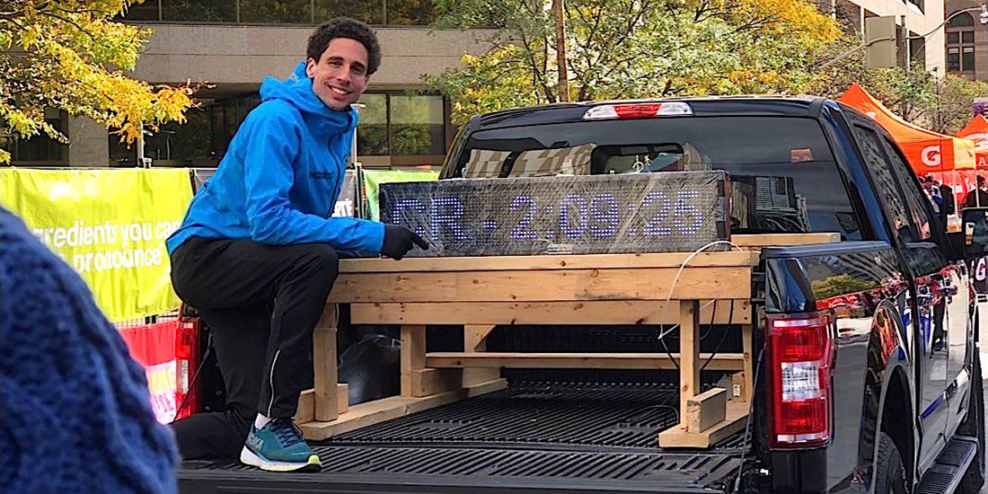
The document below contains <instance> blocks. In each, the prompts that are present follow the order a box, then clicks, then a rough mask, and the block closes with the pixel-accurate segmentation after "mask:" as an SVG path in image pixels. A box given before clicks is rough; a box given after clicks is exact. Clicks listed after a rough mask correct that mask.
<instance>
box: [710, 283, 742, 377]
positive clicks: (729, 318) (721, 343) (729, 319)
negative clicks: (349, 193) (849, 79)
mask: <svg viewBox="0 0 988 494" xmlns="http://www.w3.org/2000/svg"><path fill="white" fill-rule="evenodd" d="M732 322H734V299H731V310H730V312H728V314H727V327H726V328H724V334H722V335H721V336H720V341H719V342H717V347H716V348H714V352H713V353H711V354H710V357H707V361H706V362H704V363H703V367H700V372H703V370H704V369H706V368H707V366H708V365H710V362H711V361H712V360H713V359H714V357H716V356H717V352H719V351H720V348H721V347H722V346H724V341H725V340H727V333H730V332H731V323H732ZM742 338H743V336H742Z"/></svg>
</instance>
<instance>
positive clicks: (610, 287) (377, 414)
mask: <svg viewBox="0 0 988 494" xmlns="http://www.w3.org/2000/svg"><path fill="white" fill-rule="evenodd" d="M737 237H742V236H736V238H735V243H736V244H738V245H742V246H743V248H744V250H742V251H741V252H738V251H731V252H706V253H700V254H697V255H695V256H693V258H692V259H690V260H689V262H688V264H687V265H686V267H685V268H683V269H681V268H682V267H683V265H684V263H686V261H687V258H689V256H690V254H687V253H663V254H593V255H550V256H527V257H472V258H409V259H405V260H402V261H394V260H390V259H347V260H342V261H341V262H340V275H339V278H338V279H337V281H336V285H335V286H334V289H333V292H332V293H331V294H330V296H329V300H328V302H327V305H326V310H325V312H324V313H323V315H322V318H321V319H320V321H319V324H318V325H317V328H316V331H315V335H314V366H315V389H314V391H308V392H306V393H303V395H302V397H301V399H300V405H299V411H298V413H297V414H296V417H295V418H296V422H298V423H299V424H300V427H301V428H302V431H303V432H304V434H305V437H306V438H307V439H312V440H320V439H325V438H328V437H331V436H334V435H337V434H341V433H344V432H347V431H350V430H354V429H357V428H360V427H365V426H368V425H372V424H375V423H379V422H383V421H386V420H390V419H393V418H397V417H401V416H404V415H407V414H410V413H415V412H418V411H422V410H426V409H429V408H433V407H437V406H441V405H445V404H448V403H452V402H455V401H458V400H462V399H465V398H469V397H472V396H479V395H481V394H484V393H489V392H492V391H497V390H500V389H504V388H505V387H506V385H507V384H506V382H505V380H504V379H501V378H500V377H499V376H500V368H503V367H508V368H511V367H527V368H609V369H675V367H676V364H674V363H673V362H672V361H671V360H670V359H669V356H668V355H666V354H665V353H654V354H642V353H632V354H592V353H586V354H546V353H537V354H533V353H486V352H485V350H486V338H487V336H488V335H489V334H490V332H491V330H493V329H494V327H495V326H497V325H512V324H524V325H539V324H553V325H566V324H581V325H592V324H601V325H609V324H679V335H680V347H681V348H682V352H681V354H680V355H674V357H676V358H677V359H678V366H679V368H680V370H681V372H680V410H682V411H683V413H681V414H680V423H679V425H678V426H674V427H672V428H670V429H668V430H666V431H663V432H662V433H660V435H659V442H660V445H661V446H662V447H693V448H705V447H709V446H711V445H713V444H715V443H716V442H717V441H718V440H720V439H721V438H723V437H726V436H728V435H730V434H733V433H734V432H736V431H738V430H740V428H742V427H743V426H744V419H745V417H746V416H747V413H748V408H749V407H748V402H749V401H750V399H751V393H752V390H753V386H752V382H751V379H752V375H753V372H752V359H751V356H752V349H751V344H752V343H751V342H752V338H751V336H752V335H751V331H752V313H751V307H750V302H749V301H750V299H751V293H750V292H751V272H752V269H753V268H754V267H755V266H757V265H758V262H759V252H758V249H759V248H761V247H765V246H769V245H791V244H804V243H819V242H830V241H835V240H839V237H836V239H835V237H834V236H833V235H830V234H808V235H781V236H773V235H757V236H744V237H749V238H737ZM731 301H733V302H734V303H733V310H729V308H730V306H731ZM337 304H350V318H351V323H353V324H394V325H400V326H401V395H400V396H395V397H390V398H384V399H380V400H376V401H372V402H367V403H362V404H359V405H355V406H352V407H348V406H347V403H346V394H347V389H346V385H345V384H337V368H336V328H337V323H338V321H337V319H338V316H337V314H338V312H337ZM713 304H716V311H714V310H713ZM711 315H714V316H715V317H716V321H715V322H716V323H718V324H726V323H728V322H730V323H732V324H739V325H740V326H741V328H742V331H743V333H744V334H743V338H742V341H743V342H744V344H743V353H741V354H719V355H716V356H715V357H714V359H713V360H712V361H711V364H710V368H711V369H716V370H726V371H739V372H738V373H737V374H735V378H734V380H735V383H736V385H735V386H732V387H733V388H736V389H738V390H741V393H740V396H733V399H731V400H730V401H727V402H725V400H724V396H723V395H722V394H720V393H704V395H703V396H700V397H698V396H697V394H698V390H699V385H700V366H701V365H702V363H703V361H705V360H706V358H707V356H706V355H701V354H700V353H699V351H698V349H699V343H698V342H699V329H700V321H710V317H711ZM728 317H730V318H731V321H728ZM427 324H436V325H462V326H463V327H464V350H465V351H464V352H455V353H426V344H425V325H427ZM701 359H703V360H701ZM732 391H733V390H732ZM729 394H730V395H733V394H734V393H729ZM722 408H723V409H722ZM698 414H699V415H698ZM721 417H723V418H721ZM714 419H717V420H714ZM691 423H692V424H693V425H692V426H691V425H690V424H691ZM698 424H702V425H698ZM700 428H702V430H697V429H700Z"/></svg>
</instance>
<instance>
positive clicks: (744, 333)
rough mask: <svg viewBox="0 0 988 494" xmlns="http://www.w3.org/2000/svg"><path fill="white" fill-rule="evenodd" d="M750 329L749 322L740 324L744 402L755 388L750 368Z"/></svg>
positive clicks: (750, 398) (748, 399) (748, 400)
mask: <svg viewBox="0 0 988 494" xmlns="http://www.w3.org/2000/svg"><path fill="white" fill-rule="evenodd" d="M752 336H753V335H752V329H751V324H744V325H742V326H741V345H742V348H743V351H744V390H743V391H742V395H741V397H742V399H743V401H745V402H750V401H751V400H752V392H753V391H754V389H755V386H754V379H755V374H754V372H755V371H754V369H752V361H751V359H752V354H751V345H752V341H751V338H752Z"/></svg>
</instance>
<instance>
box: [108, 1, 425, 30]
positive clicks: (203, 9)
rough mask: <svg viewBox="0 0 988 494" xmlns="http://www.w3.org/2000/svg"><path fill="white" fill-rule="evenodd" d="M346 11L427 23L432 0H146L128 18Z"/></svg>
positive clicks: (283, 16) (276, 17) (250, 20)
mask: <svg viewBox="0 0 988 494" xmlns="http://www.w3.org/2000/svg"><path fill="white" fill-rule="evenodd" d="M339 16H346V17H352V18H354V19H357V20H361V21H364V22H366V23H368V24H373V25H378V26H382V25H393V26H427V25H429V24H431V23H432V21H434V20H435V18H436V14H435V11H434V9H433V5H432V0H147V1H145V2H144V3H141V4H138V5H133V6H131V7H130V8H129V9H128V10H127V14H126V15H124V16H123V18H124V19H126V20H128V21H137V22H141V21H160V22H196V23H207V24H223V23H235V24H305V25H315V24H320V23H322V22H325V21H327V20H329V19H332V18H333V17H339Z"/></svg>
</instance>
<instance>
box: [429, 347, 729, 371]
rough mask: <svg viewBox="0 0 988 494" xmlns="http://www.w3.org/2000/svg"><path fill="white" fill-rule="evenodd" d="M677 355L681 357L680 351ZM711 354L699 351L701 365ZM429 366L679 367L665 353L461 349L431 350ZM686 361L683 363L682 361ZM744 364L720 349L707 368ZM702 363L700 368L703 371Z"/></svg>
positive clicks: (674, 354) (457, 367)
mask: <svg viewBox="0 0 988 494" xmlns="http://www.w3.org/2000/svg"><path fill="white" fill-rule="evenodd" d="M672 356H673V358H675V359H676V360H677V361H681V359H680V357H679V354H678V353H673V354H672ZM709 357H710V354H709V353H702V354H698V358H699V366H702V365H703V363H704V362H706V361H707V360H706V359H708V358H709ZM425 364H426V366H427V367H431V368H437V369H466V368H510V369H653V370H655V369H666V370H669V369H675V368H676V366H675V365H674V364H673V363H672V361H671V360H669V356H668V355H666V354H665V353H475V354H469V353H458V352H431V353H427V354H426V356H425ZM680 365H682V364H680ZM743 365H744V359H743V357H742V355H741V354H740V353H718V354H717V355H716V356H715V357H714V359H713V360H712V361H711V362H710V365H708V366H707V370H718V371H738V370H741V369H742V367H743ZM699 366H697V367H696V371H697V372H699V369H700V368H699Z"/></svg>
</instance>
